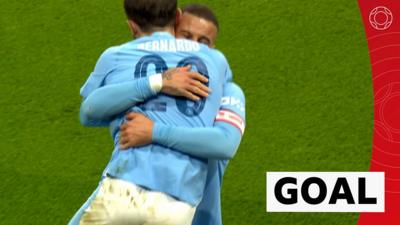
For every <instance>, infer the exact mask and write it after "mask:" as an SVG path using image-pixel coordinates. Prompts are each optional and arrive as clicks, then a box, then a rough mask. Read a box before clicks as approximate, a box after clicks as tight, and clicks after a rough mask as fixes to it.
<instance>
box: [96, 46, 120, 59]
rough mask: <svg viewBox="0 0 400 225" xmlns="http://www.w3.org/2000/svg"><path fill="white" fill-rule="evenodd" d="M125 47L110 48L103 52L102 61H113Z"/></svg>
mask: <svg viewBox="0 0 400 225" xmlns="http://www.w3.org/2000/svg"><path fill="white" fill-rule="evenodd" d="M123 46H124V45H119V46H113V47H109V48H107V49H106V50H104V51H103V53H102V54H101V56H100V59H113V58H115V56H117V55H118V52H119V51H120V50H121V49H122V48H123Z"/></svg>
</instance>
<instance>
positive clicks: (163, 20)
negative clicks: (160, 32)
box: [124, 0, 178, 32]
mask: <svg viewBox="0 0 400 225" xmlns="http://www.w3.org/2000/svg"><path fill="white" fill-rule="evenodd" d="M177 7H178V4H177V0H124V8H125V13H126V15H127V17H128V19H130V20H132V21H134V22H135V23H137V24H138V25H139V27H140V29H142V30H143V31H145V32H148V31H151V30H152V29H154V28H158V27H161V28H163V27H166V26H174V25H175V22H176V11H177Z"/></svg>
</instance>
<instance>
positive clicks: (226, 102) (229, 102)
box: [221, 97, 245, 112]
mask: <svg viewBox="0 0 400 225" xmlns="http://www.w3.org/2000/svg"><path fill="white" fill-rule="evenodd" d="M221 106H233V107H236V108H237V109H239V110H240V111H242V112H244V111H245V107H244V103H243V102H242V101H241V100H240V99H237V98H235V97H223V98H222V100H221Z"/></svg>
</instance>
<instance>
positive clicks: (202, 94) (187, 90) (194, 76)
mask: <svg viewBox="0 0 400 225" xmlns="http://www.w3.org/2000/svg"><path fill="white" fill-rule="evenodd" d="M190 69H191V66H185V67H180V68H174V69H169V70H167V71H166V72H165V73H163V75H162V77H163V84H162V88H161V92H162V93H164V94H167V95H172V96H181V97H186V98H188V99H190V100H192V101H199V100H200V99H201V98H207V97H208V95H209V94H210V93H211V89H210V88H208V87H207V86H206V85H205V83H207V82H208V79H207V77H205V76H203V75H201V74H199V73H197V72H190Z"/></svg>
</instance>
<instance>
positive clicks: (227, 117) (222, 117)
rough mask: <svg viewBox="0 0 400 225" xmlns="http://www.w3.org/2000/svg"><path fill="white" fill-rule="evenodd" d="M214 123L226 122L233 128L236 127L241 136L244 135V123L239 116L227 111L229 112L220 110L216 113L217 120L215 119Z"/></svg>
mask: <svg viewBox="0 0 400 225" xmlns="http://www.w3.org/2000/svg"><path fill="white" fill-rule="evenodd" d="M215 121H216V122H226V123H229V124H231V125H233V126H235V127H237V128H238V129H239V130H240V132H241V133H242V135H243V134H244V129H245V122H244V120H243V119H242V117H240V116H239V114H237V113H235V112H232V111H229V110H220V111H219V112H218V115H217V118H216V119H215Z"/></svg>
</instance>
